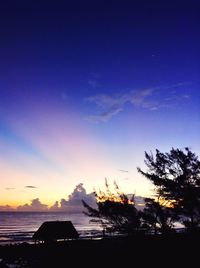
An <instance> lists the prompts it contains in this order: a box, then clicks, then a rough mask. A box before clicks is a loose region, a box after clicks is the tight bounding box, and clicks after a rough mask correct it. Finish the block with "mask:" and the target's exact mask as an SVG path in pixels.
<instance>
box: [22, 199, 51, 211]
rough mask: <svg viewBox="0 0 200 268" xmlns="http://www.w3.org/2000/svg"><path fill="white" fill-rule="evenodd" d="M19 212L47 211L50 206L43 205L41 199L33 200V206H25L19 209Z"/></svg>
mask: <svg viewBox="0 0 200 268" xmlns="http://www.w3.org/2000/svg"><path fill="white" fill-rule="evenodd" d="M17 210H18V211H47V210H48V206H47V205H45V204H42V203H41V202H40V199H39V198H35V199H33V200H31V204H30V205H29V204H25V205H22V206H18V207H17Z"/></svg>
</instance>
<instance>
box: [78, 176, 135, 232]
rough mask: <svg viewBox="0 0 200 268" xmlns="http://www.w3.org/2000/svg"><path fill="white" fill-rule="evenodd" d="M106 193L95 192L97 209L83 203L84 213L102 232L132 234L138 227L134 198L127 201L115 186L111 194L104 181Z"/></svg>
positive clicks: (126, 197)
mask: <svg viewBox="0 0 200 268" xmlns="http://www.w3.org/2000/svg"><path fill="white" fill-rule="evenodd" d="M105 185H106V191H105V192H103V191H99V192H97V191H95V196H96V202H97V209H95V208H92V207H90V206H89V205H88V204H87V203H86V202H85V201H82V202H83V205H84V207H85V208H86V209H87V212H84V213H85V214H86V215H88V216H89V217H92V218H93V219H92V221H95V222H97V223H100V224H101V225H102V227H103V230H104V231H108V232H117V233H125V234H133V233H135V232H136V230H137V228H138V227H139V225H140V219H139V213H138V211H137V209H136V207H135V203H134V196H133V197H132V198H131V199H129V198H128V196H127V195H125V194H124V193H122V192H121V191H120V189H119V187H118V185H117V184H116V182H114V185H115V191H116V193H112V192H111V190H110V187H109V185H108V182H107V180H106V181H105Z"/></svg>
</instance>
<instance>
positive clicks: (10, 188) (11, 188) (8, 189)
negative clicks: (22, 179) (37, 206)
mask: <svg viewBox="0 0 200 268" xmlns="http://www.w3.org/2000/svg"><path fill="white" fill-rule="evenodd" d="M5 189H6V190H7V191H10V190H15V188H13V187H6V188H5Z"/></svg>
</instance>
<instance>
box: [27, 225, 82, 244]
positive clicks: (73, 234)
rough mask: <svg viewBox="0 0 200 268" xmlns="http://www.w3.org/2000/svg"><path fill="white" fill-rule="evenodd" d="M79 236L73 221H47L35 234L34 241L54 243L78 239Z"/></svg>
mask: <svg viewBox="0 0 200 268" xmlns="http://www.w3.org/2000/svg"><path fill="white" fill-rule="evenodd" d="M78 237H79V234H78V232H77V230H76V229H75V227H74V225H73V224H72V222H71V221H46V222H43V223H42V225H41V226H40V227H39V229H38V230H37V231H36V232H35V233H34V234H33V237H32V238H33V240H35V241H43V242H53V241H57V240H60V239H63V240H66V239H77V238H78Z"/></svg>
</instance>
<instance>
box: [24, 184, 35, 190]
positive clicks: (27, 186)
mask: <svg viewBox="0 0 200 268" xmlns="http://www.w3.org/2000/svg"><path fill="white" fill-rule="evenodd" d="M24 187H25V188H30V189H37V187H36V186H33V185H26V186H24Z"/></svg>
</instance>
